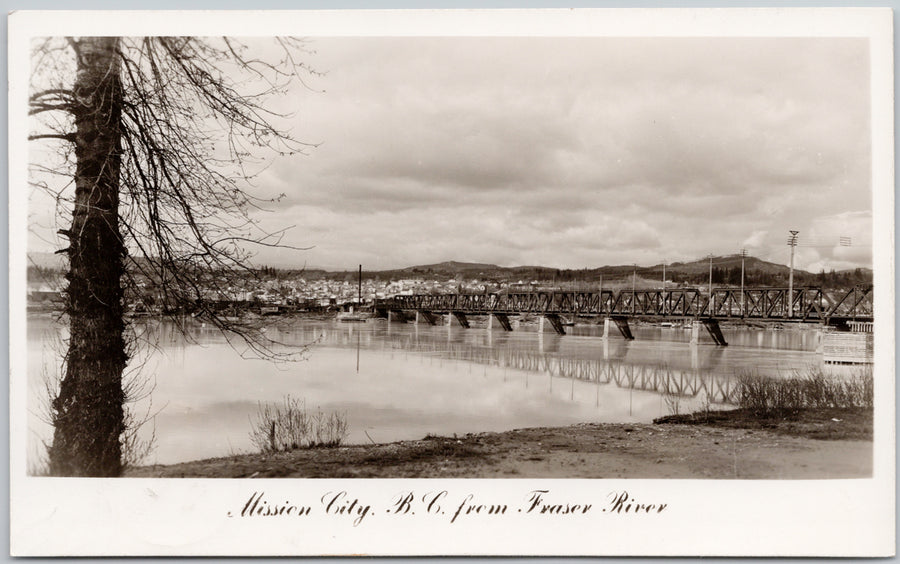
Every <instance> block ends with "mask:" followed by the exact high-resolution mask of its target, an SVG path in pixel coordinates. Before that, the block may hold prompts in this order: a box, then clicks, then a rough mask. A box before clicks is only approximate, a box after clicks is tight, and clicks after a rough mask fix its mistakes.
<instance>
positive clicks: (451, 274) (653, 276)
mask: <svg viewBox="0 0 900 564" xmlns="http://www.w3.org/2000/svg"><path fill="white" fill-rule="evenodd" d="M28 258H29V263H28V266H29V270H36V269H44V270H51V271H57V272H59V273H62V271H63V270H65V268H66V265H67V260H66V257H65V256H64V255H56V254H53V253H29V254H28ZM712 266H713V268H712V274H713V284H720V285H721V284H729V285H739V284H740V281H741V256H740V255H737V254H735V255H725V256H718V257H713V259H712ZM789 270H790V269H789V268H788V267H787V266H785V265H783V264H776V263H772V262H768V261H764V260H762V259H758V258H756V257H749V256H748V257H746V259H745V261H744V283H745V284H746V285H749V286H754V285H755V286H787V283H788V274H789ZM665 271H666V280H667V281H668V282H670V283H677V284H685V285H697V286H702V285H705V284H707V283H708V282H709V259H700V260H695V261H691V262H674V263H671V264H667V265H666V266H665ZM261 272H262V273H263V274H264V275H276V274H277V275H280V276H288V277H295V276H296V277H304V278H306V279H308V280H316V279H325V278H329V279H337V280H348V281H355V280H356V278H357V271H356V270H355V269H354V270H346V271H340V272H328V271H325V270H321V269H317V268H311V269H302V270H301V269H272V268H269V267H263V268H262V269H261ZM662 273H663V265H662V264H657V265H653V266H638V267H636V268H635V267H634V266H633V265H630V264H628V265H606V266H601V267H597V268H582V269H556V268H550V267H545V266H512V267H504V266H497V265H496V264H486V263H476V262H461V261H445V262H440V263H435V264H423V265H417V266H409V267H406V268H401V269H393V270H381V271H371V270H365V269H364V270H363V278H364V279H380V280H392V279H394V280H396V279H404V278H420V279H434V280H443V281H446V280H450V279H473V278H477V279H479V280H482V281H485V282H493V283H502V282H509V283H514V282H518V281H520V280H521V281H523V282H533V281H537V282H539V283H542V284H556V285H562V286H568V287H573V286H574V287H577V286H585V285H587V286H593V285H595V284H598V283H599V282H600V279H601V278H602V280H603V284H604V287H606V285H607V284H609V285H611V286H615V285H623V284H627V285H630V284H631V278H632V275H635V278H636V285H637V286H638V287H644V288H646V287H655V286H661V285H662ZM871 283H872V269H870V268H856V269H851V270H842V271H837V272H833V271H831V272H820V273H812V272H807V271H805V270H801V269H794V284H795V286H798V287H799V286H824V287H844V286H851V285H853V284H871Z"/></svg>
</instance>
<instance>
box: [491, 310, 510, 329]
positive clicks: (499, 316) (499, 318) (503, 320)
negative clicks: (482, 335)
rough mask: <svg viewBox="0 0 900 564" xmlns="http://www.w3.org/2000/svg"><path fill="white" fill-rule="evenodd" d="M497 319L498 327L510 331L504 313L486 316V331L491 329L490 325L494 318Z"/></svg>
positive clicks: (507, 319)
mask: <svg viewBox="0 0 900 564" xmlns="http://www.w3.org/2000/svg"><path fill="white" fill-rule="evenodd" d="M495 317H496V318H497V321H498V322H499V323H500V326H501V327H503V330H504V331H512V330H513V328H512V325H511V324H510V322H509V317H507V315H506V314H505V313H494V314H491V315H489V316H488V329H490V328H491V324H492V321H493V319H494V318H495Z"/></svg>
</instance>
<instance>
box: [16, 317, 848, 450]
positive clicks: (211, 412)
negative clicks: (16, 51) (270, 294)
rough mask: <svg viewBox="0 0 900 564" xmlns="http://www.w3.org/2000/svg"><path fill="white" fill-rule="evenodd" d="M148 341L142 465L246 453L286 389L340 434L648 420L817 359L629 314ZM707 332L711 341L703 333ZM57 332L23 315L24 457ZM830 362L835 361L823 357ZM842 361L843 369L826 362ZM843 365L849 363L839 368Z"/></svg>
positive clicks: (41, 438) (387, 436) (771, 338)
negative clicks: (254, 351)
mask: <svg viewBox="0 0 900 564" xmlns="http://www.w3.org/2000/svg"><path fill="white" fill-rule="evenodd" d="M142 329H143V330H145V331H146V332H147V333H148V334H149V335H151V337H152V340H153V341H155V342H156V348H155V349H149V348H148V347H144V352H143V353H142V354H140V355H138V358H137V360H136V361H135V362H133V363H132V364H135V365H136V364H138V363H139V362H140V363H141V364H142V365H141V366H140V368H139V371H136V372H134V376H135V377H136V378H138V379H142V380H143V381H145V383H146V384H147V391H148V392H150V395H149V396H148V397H145V398H143V399H141V400H139V401H136V402H135V403H134V404H133V405H132V410H133V411H134V412H135V414H136V415H137V417H139V418H144V417H145V416H147V415H148V414H149V415H150V416H152V418H151V421H150V423H148V424H147V425H145V426H144V427H143V428H142V431H141V432H142V433H143V434H144V435H146V436H149V434H150V433H153V432H155V435H156V448H155V449H154V451H153V453H151V454H150V456H149V457H148V459H146V460H145V461H144V462H145V463H160V464H168V463H173V462H180V461H187V460H197V459H201V458H208V457H215V456H224V455H229V454H234V453H244V452H252V451H254V450H255V448H254V447H253V445H252V443H251V441H250V437H249V431H250V427H251V420H253V419H254V418H255V414H256V412H257V409H258V406H259V404H260V403H263V402H280V401H281V400H282V399H283V398H284V397H285V396H286V395H291V396H292V397H295V398H302V399H304V400H305V402H306V405H307V407H308V408H311V409H316V408H321V409H322V410H324V411H332V410H335V411H341V412H345V413H346V416H347V418H348V420H349V423H350V435H349V437H348V439H347V442H348V443H367V442H369V441H370V440H372V441H376V442H387V441H395V440H401V439H418V438H422V437H423V436H425V435H426V434H428V433H433V434H441V435H452V434H454V433H457V434H464V433H469V432H478V431H502V430H509V429H515V428H520V427H533V426H545V425H567V424H571V423H580V422H621V423H626V422H649V421H651V420H652V419H653V418H655V417H659V416H661V415H666V414H669V413H671V412H672V410H673V409H676V408H677V409H678V410H679V411H680V412H682V413H684V412H689V411H692V410H694V409H699V408H701V407H702V406H703V405H704V404H705V403H706V401H707V398H709V402H710V403H711V404H712V405H713V407H722V406H725V405H727V403H726V402H727V398H728V394H729V393H730V391H731V390H733V387H734V385H735V377H734V376H735V374H736V373H739V372H741V371H746V370H752V371H755V372H757V373H761V374H767V375H772V376H785V375H790V374H791V373H792V372H793V371H798V370H799V371H803V370H805V369H806V368H807V367H809V366H822V357H821V355H817V354H816V352H815V348H816V331H815V330H814V328H804V329H800V328H793V329H786V330H783V331H771V330H752V331H751V330H745V329H741V330H727V329H725V330H724V333H725V337H726V339H727V341H728V343H729V346H728V347H716V346H715V345H713V344H712V342H711V341H709V343H708V344H707V343H703V342H701V344H700V345H696V346H691V345H690V344H689V340H690V331H686V330H683V329H680V328H660V327H652V326H636V327H633V328H632V329H633V332H634V334H635V337H636V339H635V340H634V341H630V342H629V341H625V340H624V339H622V338H621V337H620V336H619V335H618V332H616V334H615V335H611V336H610V338H609V339H608V340H605V341H604V340H603V339H601V338H600V335H601V334H602V326H599V327H598V326H577V327H568V328H567V331H568V332H569V333H570V334H569V335H565V336H558V335H556V334H555V333H538V332H537V330H536V327H535V326H533V325H532V326H527V325H523V326H521V327H520V328H519V329H518V330H516V331H513V332H511V333H508V332H505V331H503V330H502V329H499V328H495V329H494V330H493V331H488V330H487V329H486V328H483V327H473V328H471V329H463V328H461V327H455V326H453V327H449V328H448V327H446V326H434V327H432V326H427V325H413V324H402V323H391V324H388V323H387V322H386V321H385V320H370V321H368V322H366V323H340V322H336V321H312V320H280V321H279V323H278V324H277V326H275V327H272V328H270V329H269V335H270V336H272V337H273V338H274V339H276V340H279V341H282V342H288V343H294V344H305V343H314V344H313V345H312V346H311V347H310V348H309V352H308V354H307V355H306V356H307V359H306V360H304V361H302V362H298V363H287V364H273V363H270V362H265V361H259V360H245V359H243V358H242V357H241V354H240V352H241V351H239V350H235V349H234V348H232V347H231V346H230V345H229V344H228V343H227V342H226V341H225V340H224V338H223V337H222V336H221V335H220V334H219V333H218V332H217V331H215V330H214V329H211V328H207V327H203V326H202V325H201V324H199V323H193V322H190V323H188V324H187V325H186V328H185V330H186V331H187V333H188V334H189V335H190V337H191V339H186V338H185V337H184V336H183V335H182V334H181V333H180V332H179V331H178V330H177V328H176V327H175V325H174V324H172V323H169V322H148V324H147V325H145V326H143V327H142ZM703 333H704V334H703V336H702V338H707V339H708V336H707V335H705V332H703ZM64 337H65V330H64V328H62V327H61V326H60V325H59V324H58V323H56V322H54V321H53V320H52V319H49V318H46V317H32V318H29V324H28V345H29V349H28V361H29V368H28V370H29V392H30V393H29V448H30V452H29V457H30V459H31V460H37V459H38V458H39V457H40V456H41V453H42V450H43V448H42V446H41V445H42V443H43V442H45V441H47V440H49V438H50V437H52V430H51V428H50V426H49V425H48V424H47V423H46V419H47V418H46V416H45V414H46V405H47V404H48V400H47V397H48V393H47V391H46V390H47V386H46V382H47V381H48V380H52V379H53V378H54V377H55V376H56V374H57V372H58V364H59V360H58V359H59V358H60V356H61V353H60V351H62V350H64V347H63V345H62V340H63V339H64ZM826 369H827V370H832V369H831V368H826ZM833 370H841V369H833ZM843 370H844V371H845V372H846V369H843Z"/></svg>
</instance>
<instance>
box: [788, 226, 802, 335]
mask: <svg viewBox="0 0 900 564" xmlns="http://www.w3.org/2000/svg"><path fill="white" fill-rule="evenodd" d="M797 233H800V232H799V231H793V230H792V231H790V234H791V236H790V237H788V246H789V247H790V248H791V270H790V274H788V295H787V316H788V317H794V248H796V247H797Z"/></svg>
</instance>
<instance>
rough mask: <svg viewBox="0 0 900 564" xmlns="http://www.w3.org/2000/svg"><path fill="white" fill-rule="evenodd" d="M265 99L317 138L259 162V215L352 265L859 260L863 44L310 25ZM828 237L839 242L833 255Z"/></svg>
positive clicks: (332, 263) (867, 202)
mask: <svg viewBox="0 0 900 564" xmlns="http://www.w3.org/2000/svg"><path fill="white" fill-rule="evenodd" d="M310 47H311V48H312V49H314V50H315V54H314V55H310V56H309V63H310V64H311V65H312V66H313V67H315V68H316V69H317V70H319V71H321V72H323V73H324V75H323V76H321V77H318V78H314V79H311V80H310V81H309V82H310V86H311V88H309V89H306V90H304V89H297V90H296V91H294V92H292V93H291V95H290V96H289V98H288V99H286V100H282V101H280V102H279V103H278V104H279V107H285V108H290V109H291V110H292V111H293V112H295V117H294V118H293V124H292V128H293V133H294V134H295V135H296V136H297V137H299V138H301V139H302V140H304V141H308V142H311V143H320V146H319V147H318V148H316V149H314V150H311V151H310V153H309V154H308V155H306V156H294V157H286V158H282V159H278V160H276V161H275V163H274V164H273V165H272V166H271V167H270V168H269V169H267V171H266V172H265V173H264V174H263V176H262V177H261V178H260V179H259V181H258V182H257V185H258V186H257V188H256V190H257V191H258V192H257V193H258V194H259V195H261V196H263V197H271V196H274V195H277V194H280V193H284V194H285V197H284V198H283V199H282V200H280V201H279V202H278V203H276V204H271V205H270V206H269V208H270V210H269V211H268V212H266V213H264V214H259V218H260V219H262V221H263V222H264V224H265V225H266V226H267V227H269V228H271V229H277V228H280V227H285V226H295V227H294V228H293V229H291V230H290V232H289V233H290V235H289V241H287V242H289V243H290V244H293V245H297V246H312V247H313V248H312V249H310V250H308V251H303V252H297V251H293V252H288V251H280V252H274V251H270V250H267V249H264V250H261V251H260V254H259V256H258V258H257V262H260V263H267V264H277V265H303V264H306V265H307V266H309V267H325V268H329V269H353V268H355V267H356V265H357V264H363V265H364V268H366V269H370V270H376V269H387V268H396V267H405V266H411V265H415V264H425V263H434V262H440V261H445V260H458V261H470V262H486V263H495V264H499V265H503V266H514V265H545V266H553V267H557V268H592V267H597V266H602V265H606V264H631V263H637V264H639V265H651V264H658V263H660V262H664V261H665V262H674V261H679V260H694V259H698V258H701V257H704V256H705V255H707V254H709V253H712V254H715V255H723V254H732V253H737V252H739V251H740V249H741V248H746V249H747V250H748V252H749V253H750V254H752V255H754V256H758V257H760V258H764V259H766V260H771V261H773V262H780V263H783V264H784V263H786V262H787V261H788V257H789V249H788V247H787V245H786V241H787V237H788V230H790V229H795V230H798V231H799V232H800V235H799V240H800V246H799V247H798V249H797V259H796V264H797V265H798V266H799V267H801V268H806V269H809V270H819V269H820V268H826V269H831V268H836V269H841V268H848V267H855V266H871V241H872V234H871V231H872V200H871V183H870V162H871V142H870V119H871V118H870V89H869V52H868V43H867V41H866V40H863V39H772V38H761V39H735V38H721V39H718V38H710V39H684V38H316V39H313V40H311V44H310ZM840 237H850V238H851V241H852V245H851V246H850V247H846V246H840V245H839V238H840Z"/></svg>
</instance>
